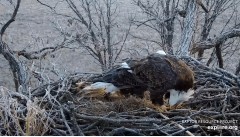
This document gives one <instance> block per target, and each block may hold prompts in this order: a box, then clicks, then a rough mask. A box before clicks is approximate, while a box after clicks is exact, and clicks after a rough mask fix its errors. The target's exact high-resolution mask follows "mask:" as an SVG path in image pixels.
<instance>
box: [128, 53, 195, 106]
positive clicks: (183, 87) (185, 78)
mask: <svg viewBox="0 0 240 137" xmlns="http://www.w3.org/2000/svg"><path fill="white" fill-rule="evenodd" d="M129 65H130V67H131V69H132V71H133V74H134V75H135V76H136V77H137V79H139V80H141V81H142V83H145V84H146V85H147V86H148V90H149V91H150V97H151V100H152V101H153V103H157V104H160V105H161V104H163V95H164V94H166V93H167V92H168V90H169V89H175V90H179V91H185V92H186V91H187V90H188V89H190V88H192V87H193V81H194V76H193V71H192V70H191V69H190V68H189V67H188V66H187V65H186V64H185V63H184V62H183V61H181V60H180V59H177V58H176V57H175V56H171V55H164V56H163V55H159V54H152V55H150V56H148V57H147V58H145V59H141V60H139V61H135V62H134V63H129Z"/></svg>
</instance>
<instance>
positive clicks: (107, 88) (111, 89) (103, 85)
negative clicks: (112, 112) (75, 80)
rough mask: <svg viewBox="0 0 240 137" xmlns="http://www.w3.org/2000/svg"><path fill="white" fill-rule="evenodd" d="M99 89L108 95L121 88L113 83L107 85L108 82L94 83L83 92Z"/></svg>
mask: <svg viewBox="0 0 240 137" xmlns="http://www.w3.org/2000/svg"><path fill="white" fill-rule="evenodd" d="M98 89H104V90H105V91H106V92H107V93H111V92H116V91H119V88H117V87H116V86H114V85H113V84H112V83H106V82H96V83H93V84H91V85H90V86H87V87H85V88H84V89H83V91H89V90H98Z"/></svg>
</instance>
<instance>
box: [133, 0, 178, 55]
mask: <svg viewBox="0 0 240 137" xmlns="http://www.w3.org/2000/svg"><path fill="white" fill-rule="evenodd" d="M134 3H135V4H136V5H137V6H138V7H139V8H140V9H141V11H142V13H143V14H144V15H146V19H144V20H133V22H134V23H135V24H136V25H137V27H141V26H145V27H148V28H150V29H152V30H154V31H155V32H156V33H157V34H158V35H159V40H152V39H148V41H151V42H154V43H156V44H158V45H159V46H160V47H162V48H163V49H164V50H165V51H167V52H168V53H169V54H173V46H172V45H173V34H174V27H175V22H174V21H175V18H176V15H178V14H177V13H178V12H180V11H179V10H178V5H179V0H164V1H163V0H155V1H144V0H134ZM134 37H135V38H138V39H142V40H146V39H144V38H142V37H137V36H134Z"/></svg>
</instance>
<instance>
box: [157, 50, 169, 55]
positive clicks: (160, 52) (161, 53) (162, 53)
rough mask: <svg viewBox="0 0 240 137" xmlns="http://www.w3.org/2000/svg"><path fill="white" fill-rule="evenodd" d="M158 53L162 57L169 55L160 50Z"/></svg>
mask: <svg viewBox="0 0 240 137" xmlns="http://www.w3.org/2000/svg"><path fill="white" fill-rule="evenodd" d="M156 53H157V54H160V55H167V54H166V52H164V51H163V50H158V51H157V52H156Z"/></svg>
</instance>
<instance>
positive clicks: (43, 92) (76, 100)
mask: <svg viewBox="0 0 240 137" xmlns="http://www.w3.org/2000/svg"><path fill="white" fill-rule="evenodd" d="M184 60H185V61H186V63H187V64H188V65H189V66H190V67H192V69H193V70H194V72H195V80H196V82H195V89H196V92H195V95H194V98H193V99H191V100H189V101H188V102H186V103H185V105H184V107H183V108H181V109H175V110H170V111H168V112H164V113H160V112H158V111H156V110H155V109H154V106H153V105H152V104H151V103H149V102H148V101H147V100H146V99H140V98H136V97H133V96H130V97H126V98H121V99H115V100H104V99H95V98H84V97H81V96H80V95H79V94H78V89H77V88H76V87H77V85H76V83H77V82H79V81H86V80H87V79H88V78H89V77H92V75H91V76H89V75H71V76H68V77H66V78H64V79H62V80H59V81H57V82H54V83H50V84H46V85H43V86H41V87H39V88H37V89H34V90H33V91H32V92H31V94H27V95H24V94H21V93H17V92H13V91H10V90H8V89H6V88H4V87H0V97H1V101H0V109H1V113H0V133H1V135H240V132H239V130H235V129H236V127H237V128H238V126H239V123H238V122H236V120H238V119H240V105H239V104H240V103H239V100H240V91H239V85H240V84H239V81H240V80H239V77H237V76H235V75H234V74H231V73H229V72H227V71H225V70H222V69H210V68H208V67H206V66H204V65H202V64H201V63H199V62H198V61H196V60H194V59H193V58H184ZM220 120H225V121H223V122H221V123H217V121H220ZM226 120H228V121H226ZM234 120H235V121H234ZM209 121H210V122H209ZM229 121H230V122H229ZM220 126H222V127H228V128H229V127H232V129H212V128H209V127H218V128H219V127H220Z"/></svg>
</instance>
